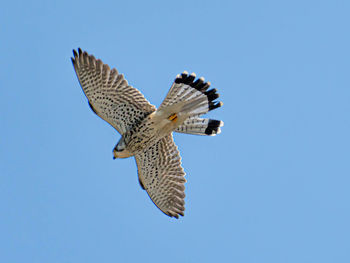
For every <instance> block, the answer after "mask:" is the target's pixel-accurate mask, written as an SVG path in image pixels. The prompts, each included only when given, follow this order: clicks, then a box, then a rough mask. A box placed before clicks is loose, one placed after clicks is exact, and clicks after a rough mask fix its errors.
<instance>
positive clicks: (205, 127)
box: [175, 117, 224, 136]
mask: <svg viewBox="0 0 350 263" xmlns="http://www.w3.org/2000/svg"><path fill="white" fill-rule="evenodd" d="M223 125H224V122H222V121H218V120H213V119H202V118H197V117H195V118H188V119H187V120H185V122H184V123H183V124H182V125H180V126H179V127H177V128H176V130H175V131H176V132H181V133H188V134H196V135H209V136H215V135H216V134H219V133H221V129H220V127H222V126H223Z"/></svg>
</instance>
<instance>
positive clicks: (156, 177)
mask: <svg viewBox="0 0 350 263" xmlns="http://www.w3.org/2000/svg"><path fill="white" fill-rule="evenodd" d="M135 159H136V164H137V168H138V175H139V181H140V184H141V187H142V188H143V189H145V190H146V191H147V193H148V195H149V196H150V198H151V199H152V201H153V203H154V204H155V205H156V206H157V207H158V208H159V209H160V210H162V211H163V212H164V213H165V214H166V215H168V216H170V217H176V218H178V217H179V215H182V216H183V215H184V210H185V201H184V198H185V193H184V191H185V186H184V184H185V182H186V179H185V177H184V176H185V172H184V170H183V168H182V167H181V157H180V153H179V151H178V149H177V146H176V145H175V143H174V140H173V136H172V134H169V135H167V136H166V137H164V138H162V139H161V140H159V141H158V142H157V143H155V144H154V145H152V146H151V147H149V148H148V149H146V150H144V151H142V152H140V153H137V154H136V155H135Z"/></svg>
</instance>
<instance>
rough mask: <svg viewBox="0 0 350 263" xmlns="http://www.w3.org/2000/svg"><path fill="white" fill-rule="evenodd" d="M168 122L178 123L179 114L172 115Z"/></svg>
mask: <svg viewBox="0 0 350 263" xmlns="http://www.w3.org/2000/svg"><path fill="white" fill-rule="evenodd" d="M168 120H169V121H172V122H176V121H177V114H176V113H174V114H171V115H170V116H169V117H168Z"/></svg>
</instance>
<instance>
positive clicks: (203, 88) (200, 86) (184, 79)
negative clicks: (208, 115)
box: [175, 71, 223, 111]
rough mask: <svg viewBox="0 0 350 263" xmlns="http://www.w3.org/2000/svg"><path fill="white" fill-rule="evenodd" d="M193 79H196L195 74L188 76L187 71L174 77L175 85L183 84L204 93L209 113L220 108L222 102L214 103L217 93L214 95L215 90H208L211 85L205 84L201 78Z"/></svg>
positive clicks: (217, 96)
mask: <svg viewBox="0 0 350 263" xmlns="http://www.w3.org/2000/svg"><path fill="white" fill-rule="evenodd" d="M195 78H196V74H194V73H191V74H190V75H189V74H188V72H187V71H184V72H183V73H181V74H179V75H177V76H176V78H175V83H176V84H181V83H183V84H186V85H189V86H191V87H192V88H194V89H196V90H198V91H200V92H202V93H204V94H205V95H206V96H207V97H208V104H209V111H211V110H214V109H216V108H219V107H221V106H222V105H223V103H222V102H216V101H214V100H216V99H217V98H219V96H220V95H219V94H218V93H216V92H217V90H216V89H211V90H208V89H209V87H210V85H211V83H210V82H209V81H208V82H205V81H204V78H203V77H201V78H198V79H196V80H195ZM194 80H195V81H194Z"/></svg>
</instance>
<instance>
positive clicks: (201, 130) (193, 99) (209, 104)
mask: <svg viewBox="0 0 350 263" xmlns="http://www.w3.org/2000/svg"><path fill="white" fill-rule="evenodd" d="M209 87H210V82H205V81H204V78H203V77H201V78H198V79H196V74H194V73H192V74H190V75H189V74H188V73H187V72H186V71H184V72H183V73H182V74H181V75H177V76H176V79H175V81H174V83H173V85H172V86H171V88H170V90H169V92H168V94H167V96H166V97H165V99H164V101H163V102H162V104H161V105H160V107H159V109H158V112H159V113H161V114H162V115H163V114H164V115H163V116H173V115H176V118H177V120H178V121H179V123H181V124H180V125H179V126H177V128H176V129H175V131H176V132H182V133H189V134H199V135H216V134H219V133H220V132H221V131H220V127H221V126H223V122H222V121H217V120H212V119H201V118H199V117H200V116H201V115H203V114H206V113H208V112H209V111H211V110H214V109H216V108H219V107H221V106H222V102H218V101H215V100H216V99H217V98H218V97H219V94H218V93H217V90H216V89H210V90H208V89H209ZM171 119H173V118H171Z"/></svg>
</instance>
